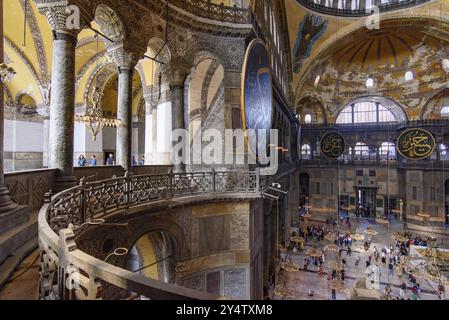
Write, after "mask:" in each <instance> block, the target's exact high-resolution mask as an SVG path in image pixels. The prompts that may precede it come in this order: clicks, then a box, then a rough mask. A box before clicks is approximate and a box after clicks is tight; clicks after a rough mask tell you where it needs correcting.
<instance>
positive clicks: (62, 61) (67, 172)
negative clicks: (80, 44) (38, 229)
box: [49, 31, 77, 190]
mask: <svg viewBox="0 0 449 320" xmlns="http://www.w3.org/2000/svg"><path fill="white" fill-rule="evenodd" d="M76 42H77V39H76V37H75V36H73V35H69V34H64V33H59V32H57V31H55V32H54V33H53V60H52V61H53V62H52V64H53V65H52V79H51V83H52V90H51V107H50V137H49V147H50V148H49V149H50V154H49V167H50V168H56V169H58V171H59V175H58V178H57V187H56V189H59V190H61V189H65V188H68V187H70V186H72V185H74V184H75V183H76V178H75V177H74V172H73V150H74V148H73V147H74V142H73V136H74V126H75V122H74V117H75V48H76Z"/></svg>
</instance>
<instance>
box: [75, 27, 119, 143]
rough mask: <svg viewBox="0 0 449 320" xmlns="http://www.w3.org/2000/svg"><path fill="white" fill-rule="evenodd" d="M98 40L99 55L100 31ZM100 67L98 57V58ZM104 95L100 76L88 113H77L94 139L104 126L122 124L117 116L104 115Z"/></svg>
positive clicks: (78, 118) (76, 118)
mask: <svg viewBox="0 0 449 320" xmlns="http://www.w3.org/2000/svg"><path fill="white" fill-rule="evenodd" d="M95 37H96V41H97V56H98V53H99V43H98V41H99V39H98V33H97V34H96V35H95ZM97 68H98V59H97ZM102 97H103V95H102V93H101V92H100V89H99V86H98V76H97V77H96V79H95V87H94V90H93V91H92V93H91V94H90V96H89V100H90V101H89V102H90V103H89V102H88V103H87V105H86V108H87V110H86V113H85V114H84V115H75V121H76V122H80V123H84V124H85V125H86V127H87V128H88V129H89V131H90V133H91V135H92V140H93V141H96V140H97V135H98V134H99V133H100V132H101V130H102V129H103V128H104V127H112V128H117V127H119V126H120V125H121V121H120V120H118V119H116V118H111V117H108V118H107V117H104V116H103V110H102V108H101V98H102Z"/></svg>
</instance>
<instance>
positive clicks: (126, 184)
mask: <svg viewBox="0 0 449 320" xmlns="http://www.w3.org/2000/svg"><path fill="white" fill-rule="evenodd" d="M130 184H131V179H130V174H129V172H128V171H126V172H125V202H126V206H129V205H130V197H129V191H130V189H131V188H130Z"/></svg>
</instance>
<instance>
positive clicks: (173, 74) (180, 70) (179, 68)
mask: <svg viewBox="0 0 449 320" xmlns="http://www.w3.org/2000/svg"><path fill="white" fill-rule="evenodd" d="M165 74H166V77H167V81H168V83H169V85H170V88H175V87H184V83H185V80H186V77H187V75H188V74H189V69H188V68H187V67H186V66H184V65H180V64H172V65H171V66H170V68H169V69H168V70H166V71H165Z"/></svg>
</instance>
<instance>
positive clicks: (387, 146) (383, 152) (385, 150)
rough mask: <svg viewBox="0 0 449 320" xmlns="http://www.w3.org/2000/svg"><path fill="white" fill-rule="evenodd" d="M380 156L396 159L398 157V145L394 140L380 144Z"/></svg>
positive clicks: (385, 158)
mask: <svg viewBox="0 0 449 320" xmlns="http://www.w3.org/2000/svg"><path fill="white" fill-rule="evenodd" d="M379 154H380V158H381V159H382V160H387V159H390V160H394V159H396V147H395V145H394V143H392V142H384V143H382V145H381V146H380V150H379Z"/></svg>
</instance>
